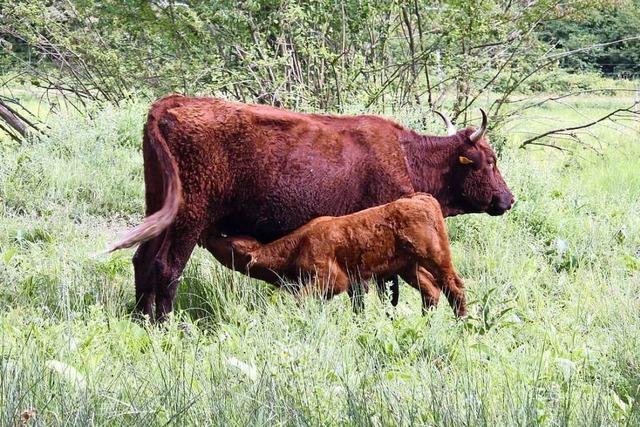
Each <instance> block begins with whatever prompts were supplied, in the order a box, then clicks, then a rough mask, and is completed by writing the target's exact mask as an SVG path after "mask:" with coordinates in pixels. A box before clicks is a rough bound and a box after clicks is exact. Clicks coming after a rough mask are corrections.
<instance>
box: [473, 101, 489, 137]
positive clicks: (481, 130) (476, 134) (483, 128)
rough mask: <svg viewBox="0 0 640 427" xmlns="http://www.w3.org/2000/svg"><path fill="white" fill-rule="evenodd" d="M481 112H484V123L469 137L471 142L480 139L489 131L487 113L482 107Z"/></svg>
mask: <svg viewBox="0 0 640 427" xmlns="http://www.w3.org/2000/svg"><path fill="white" fill-rule="evenodd" d="M480 112H481V113H482V125H481V126H480V127H479V128H478V129H476V131H475V132H473V133H472V134H471V136H470V137H469V139H470V140H471V142H478V141H480V140H481V139H482V137H483V136H484V134H485V133H487V113H485V112H484V110H483V109H482V108H481V109H480Z"/></svg>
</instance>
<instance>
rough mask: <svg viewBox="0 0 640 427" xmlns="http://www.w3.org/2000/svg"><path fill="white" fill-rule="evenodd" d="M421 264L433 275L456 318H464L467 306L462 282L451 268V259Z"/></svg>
mask: <svg viewBox="0 0 640 427" xmlns="http://www.w3.org/2000/svg"><path fill="white" fill-rule="evenodd" d="M438 261H439V262H438ZM421 264H422V266H423V267H424V268H426V269H427V270H429V272H430V273H431V274H432V275H433V278H434V279H435V282H436V283H437V286H438V287H439V288H440V289H441V290H442V292H443V293H444V295H445V296H446V297H447V300H448V301H449V305H450V306H451V308H452V309H453V312H454V313H455V315H456V316H457V317H464V316H466V315H467V305H466V297H465V294H464V282H463V281H462V279H461V278H460V276H458V273H456V271H455V269H454V268H453V264H452V262H451V257H450V256H446V257H443V259H440V260H434V259H429V260H424V261H423V262H422V263H421Z"/></svg>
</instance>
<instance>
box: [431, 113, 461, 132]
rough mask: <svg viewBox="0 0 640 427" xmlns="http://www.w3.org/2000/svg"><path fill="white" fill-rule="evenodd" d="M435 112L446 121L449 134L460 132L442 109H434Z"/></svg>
mask: <svg viewBox="0 0 640 427" xmlns="http://www.w3.org/2000/svg"><path fill="white" fill-rule="evenodd" d="M434 113H436V114H437V115H439V116H440V117H441V118H442V120H443V121H444V124H445V126H447V134H448V135H449V136H451V135H455V134H456V133H457V132H458V130H457V129H456V127H455V126H454V125H453V123H451V120H449V117H447V116H445V115H444V114H442V113H441V112H440V111H434Z"/></svg>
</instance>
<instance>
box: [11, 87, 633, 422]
mask: <svg viewBox="0 0 640 427" xmlns="http://www.w3.org/2000/svg"><path fill="white" fill-rule="evenodd" d="M625 101H626V100H624V99H609V98H604V97H602V98H595V97H594V98H591V99H584V98H582V99H573V100H568V102H567V104H565V105H556V106H554V107H553V108H544V109H542V108H541V109H539V110H537V111H533V112H531V116H530V118H529V120H528V121H526V122H522V123H520V124H519V125H518V124H515V123H514V124H513V128H512V129H511V132H510V133H509V135H510V136H509V144H508V146H507V148H505V150H504V153H503V156H502V159H501V161H500V167H501V170H502V171H503V174H504V175H505V177H506V180H507V182H508V183H509V184H510V186H511V187H512V189H513V191H514V193H515V195H516V197H517V199H518V201H517V203H516V205H515V206H514V208H513V210H512V211H511V212H509V213H508V214H507V215H505V216H503V217H497V218H492V217H489V216H486V215H467V216H463V217H456V218H451V219H448V220H447V222H448V225H449V229H450V235H451V240H452V246H453V250H454V257H455V259H454V261H455V264H456V266H457V268H458V270H459V272H460V273H461V275H462V276H463V277H464V278H465V281H466V285H467V291H468V294H469V298H470V300H471V304H470V308H471V310H470V311H471V316H470V318H469V319H468V320H467V321H465V322H459V321H456V320H455V319H454V317H453V315H452V312H451V310H450V308H449V307H448V306H447V305H446V303H445V302H442V303H441V304H440V306H439V308H438V309H437V310H434V311H433V312H431V313H429V314H428V315H427V316H424V317H423V316H421V315H420V306H419V297H418V295H417V293H416V292H415V291H414V290H413V289H410V288H409V287H407V286H404V287H401V303H400V305H399V307H397V308H396V309H393V310H392V309H391V308H390V307H384V306H383V305H382V304H381V303H380V302H379V301H378V300H377V298H376V297H375V295H368V296H367V298H366V310H365V312H364V313H363V314H362V315H361V316H354V315H353V314H352V312H351V309H350V304H349V301H348V299H347V298H346V297H345V296H341V297H339V298H336V299H335V300H333V301H331V302H329V303H320V302H318V301H315V300H307V301H303V302H302V303H298V302H296V301H295V300H293V298H291V297H290V296H289V295H287V294H285V293H282V292H279V291H275V290H273V289H271V288H270V287H269V286H267V285H264V284H261V283H258V282H255V281H250V280H247V279H246V278H244V277H243V276H240V275H238V274H236V273H232V272H229V271H228V270H225V269H224V268H223V267H221V266H220V265H218V264H217V263H216V262H215V261H214V260H213V259H212V258H211V257H210V256H209V255H208V254H207V253H206V252H205V251H203V250H201V249H197V250H196V252H195V253H194V256H193V258H192V260H191V261H190V263H189V265H188V267H187V269H186V271H185V273H184V277H183V281H182V284H181V286H180V291H179V295H178V301H177V302H178V308H177V310H176V312H175V316H174V318H173V319H172V320H171V321H169V322H168V323H167V324H165V325H163V326H162V327H149V326H148V325H144V324H140V323H136V322H132V321H131V320H130V311H131V307H132V305H133V274H132V266H131V262H130V257H131V252H130V251H125V252H120V253H116V254H114V255H112V256H109V257H95V256H92V254H94V253H96V252H98V251H100V250H101V249H103V248H104V247H105V245H106V243H107V242H109V241H112V240H113V239H114V238H115V236H116V235H117V234H118V233H119V232H120V231H122V230H124V229H125V228H127V227H128V226H130V225H132V224H134V223H137V222H138V221H140V219H141V213H142V212H143V208H144V207H143V181H142V161H141V154H140V148H139V147H140V134H141V126H142V123H143V121H144V114H145V111H146V108H147V106H146V105H145V104H138V103H132V104H129V105H127V106H125V107H124V108H121V109H113V108H109V109H106V110H103V111H98V112H96V113H95V115H94V116H95V117H94V120H91V121H90V120H87V119H84V118H82V117H79V116H77V115H73V114H68V115H64V116H56V117H51V118H50V119H49V123H50V125H51V126H52V129H51V131H50V136H49V138H47V139H45V140H43V141H39V142H31V143H25V144H23V145H18V144H15V143H12V142H10V141H7V140H2V142H0V150H1V157H2V161H1V162H0V214H1V218H0V230H1V232H0V425H7V426H14V425H16V424H17V423H19V422H20V417H21V414H22V413H23V412H24V411H27V410H30V409H33V410H35V418H31V419H30V420H29V421H28V423H29V425H43V426H45V425H46V426H49V425H81V426H86V425H164V424H177V425H196V424H204V425H274V424H275V425H331V424H349V425H374V426H378V425H447V426H449V425H452V426H455V425H492V426H493V425H508V426H512V425H584V424H589V425H640V409H639V408H638V405H639V404H640V358H639V357H638V356H639V355H640V328H639V316H638V313H639V312H640V299H639V297H638V289H639V287H640V231H639V230H640V219H639V215H638V212H640V169H639V168H638V165H639V164H640V163H639V162H638V158H639V157H640V146H639V145H638V140H637V138H638V125H637V123H636V124H634V123H631V128H615V127H611V126H609V127H601V128H599V129H598V130H596V136H597V137H598V138H599V140H600V145H601V150H600V153H595V152H593V151H592V150H589V149H585V150H580V151H579V152H577V153H576V154H575V155H572V156H567V155H562V154H559V153H556V152H551V151H540V150H529V151H523V150H518V149H515V148H513V147H515V146H516V145H517V143H518V141H520V140H522V138H524V135H525V134H524V133H523V132H525V131H529V130H530V131H536V130H539V129H541V128H544V127H546V128H548V127H550V126H554V125H557V124H558V123H559V122H562V121H564V120H566V121H571V120H573V121H575V120H576V119H579V118H580V117H579V115H583V114H584V115H588V116H592V117H597V116H598V115H600V114H601V113H602V112H603V111H606V109H607V108H609V107H610V106H611V105H615V104H616V103H624V102H625ZM398 120H400V121H402V122H405V123H415V124H417V123H420V120H419V119H418V118H416V117H415V116H409V115H407V116H404V117H398ZM429 126H430V128H429V129H427V130H428V131H432V132H434V133H435V132H438V133H440V132H441V129H440V125H439V124H435V123H433V125H431V124H429ZM431 126H432V127H431ZM523 126H525V127H523ZM516 129H517V130H518V131H519V132H520V133H517V134H516V133H514V131H515V130H516ZM386 311H392V312H393V319H392V320H391V319H389V318H388V317H387V316H386V315H385V312H386ZM25 416H26V415H25Z"/></svg>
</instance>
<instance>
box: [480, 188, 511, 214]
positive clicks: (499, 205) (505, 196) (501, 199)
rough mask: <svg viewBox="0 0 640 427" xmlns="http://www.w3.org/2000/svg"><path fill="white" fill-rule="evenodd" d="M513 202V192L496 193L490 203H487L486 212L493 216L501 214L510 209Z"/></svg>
mask: <svg viewBox="0 0 640 427" xmlns="http://www.w3.org/2000/svg"><path fill="white" fill-rule="evenodd" d="M514 202H515V199H514V197H513V194H511V193H501V194H497V195H495V196H493V199H492V200H491V204H490V205H489V209H487V213H488V214H489V215H494V216H497V215H502V214H503V213H505V212H506V211H508V210H509V209H511V207H512V206H513V203H514Z"/></svg>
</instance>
